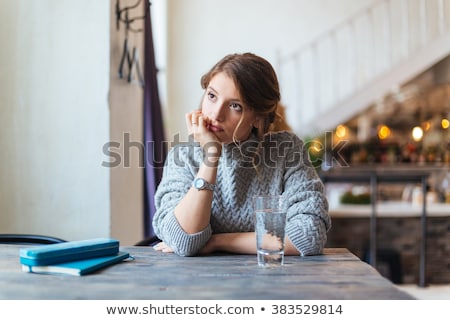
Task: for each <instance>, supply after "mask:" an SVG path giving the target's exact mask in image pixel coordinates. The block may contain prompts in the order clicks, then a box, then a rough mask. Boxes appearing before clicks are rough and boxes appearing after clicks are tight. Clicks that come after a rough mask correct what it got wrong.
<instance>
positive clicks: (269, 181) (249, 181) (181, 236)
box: [153, 132, 331, 256]
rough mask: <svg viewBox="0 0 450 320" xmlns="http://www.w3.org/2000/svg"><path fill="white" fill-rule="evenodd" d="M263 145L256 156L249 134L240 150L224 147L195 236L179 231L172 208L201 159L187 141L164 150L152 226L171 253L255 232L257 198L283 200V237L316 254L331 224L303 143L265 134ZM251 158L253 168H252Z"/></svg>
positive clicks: (280, 134) (195, 250)
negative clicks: (203, 223)
mask: <svg viewBox="0 0 450 320" xmlns="http://www.w3.org/2000/svg"><path fill="white" fill-rule="evenodd" d="M263 141H264V142H263V150H264V151H263V152H259V153H257V154H256V157H255V153H256V151H257V150H258V141H257V139H256V137H254V136H252V137H251V138H250V139H249V140H247V141H246V142H244V143H242V144H241V145H240V146H237V145H236V144H234V143H231V144H228V145H224V147H223V148H222V156H221V158H220V161H219V167H218V171H217V181H216V188H215V191H214V196H213V203H212V206H211V219H210V224H209V225H208V227H206V228H205V229H204V230H202V231H201V232H198V233H195V234H188V233H186V232H184V230H183V229H182V228H181V227H180V225H179V224H178V221H177V219H176V218H175V215H174V209H175V207H176V206H177V204H178V203H179V202H180V200H181V199H182V198H183V197H184V195H185V194H186V193H187V192H188V190H189V188H191V185H192V181H193V180H194V178H195V176H196V174H197V172H198V168H199V165H200V163H201V161H202V156H203V154H202V149H201V148H200V146H199V145H198V144H196V143H193V142H192V143H183V144H179V145H177V146H175V147H173V148H172V149H171V150H170V151H169V153H168V156H167V159H166V163H165V167H164V173H163V177H162V180H161V183H160V184H159V186H158V189H157V191H156V194H155V206H156V213H155V216H154V219H153V227H154V231H155V233H156V235H157V236H158V237H159V238H160V239H162V240H163V241H164V242H166V243H167V245H169V246H170V247H171V248H172V249H173V250H174V251H175V253H177V254H179V255H182V256H192V255H196V254H197V253H198V251H199V250H200V249H201V248H202V247H203V246H204V245H205V244H206V242H207V241H208V240H209V238H210V237H211V235H212V234H213V233H226V232H227V233H228V232H252V231H254V229H255V224H254V221H253V210H252V197H253V196H254V195H261V194H272V195H280V194H282V195H283V196H285V198H286V200H287V207H288V209H287V225H286V233H287V236H288V237H289V239H290V240H291V242H292V243H293V244H294V245H295V247H296V248H297V249H298V250H299V251H300V253H301V254H302V255H314V254H319V253H321V251H322V248H323V247H324V245H325V243H326V239H327V237H326V233H327V231H328V230H329V228H330V227H331V220H330V217H329V215H328V203H327V200H326V198H325V196H324V193H323V184H322V182H321V180H320V179H319V177H318V176H317V174H316V171H315V169H314V168H313V167H312V166H311V163H310V161H309V158H308V155H307V149H306V147H305V145H304V144H303V142H302V141H301V140H300V139H299V138H298V137H297V136H296V135H295V134H293V133H290V132H277V133H270V134H267V135H266V136H265V138H264V140H263ZM252 159H254V160H253V162H255V161H256V163H257V164H258V166H257V168H258V169H257V170H255V167H254V164H253V163H252ZM255 241H256V240H255Z"/></svg>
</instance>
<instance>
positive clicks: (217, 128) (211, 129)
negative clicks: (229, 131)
mask: <svg viewBox="0 0 450 320" xmlns="http://www.w3.org/2000/svg"><path fill="white" fill-rule="evenodd" d="M208 129H209V130H210V131H212V132H219V131H223V130H222V128H220V127H216V126H214V125H212V124H210V125H209V126H208Z"/></svg>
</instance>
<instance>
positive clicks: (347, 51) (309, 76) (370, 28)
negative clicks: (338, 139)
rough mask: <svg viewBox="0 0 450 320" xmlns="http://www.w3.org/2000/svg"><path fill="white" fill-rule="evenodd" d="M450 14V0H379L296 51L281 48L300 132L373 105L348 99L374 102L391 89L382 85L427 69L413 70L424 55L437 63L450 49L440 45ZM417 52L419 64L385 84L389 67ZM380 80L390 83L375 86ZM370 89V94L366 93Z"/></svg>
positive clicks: (289, 107) (286, 94)
mask: <svg viewBox="0 0 450 320" xmlns="http://www.w3.org/2000/svg"><path fill="white" fill-rule="evenodd" d="M449 19H450V0H379V1H375V2H374V3H373V4H372V5H371V6H370V7H367V8H364V10H361V11H360V12H358V13H357V14H356V15H354V16H351V17H350V18H349V19H347V20H346V21H344V22H342V23H340V24H339V25H337V26H336V27H335V28H333V29H331V30H329V31H328V32H326V33H324V34H322V35H321V36H319V37H318V38H317V39H315V40H314V41H312V42H311V43H308V44H306V45H303V46H302V47H301V48H299V49H298V50H297V51H295V52H291V53H289V54H285V55H284V54H283V52H282V51H281V50H280V54H279V59H278V65H277V68H278V73H279V76H280V83H281V88H282V94H283V102H284V104H285V105H286V113H287V115H288V119H289V120H290V124H291V126H292V127H293V129H294V130H295V131H297V133H299V134H301V135H305V134H315V133H318V132H317V131H320V130H330V129H332V128H333V127H334V126H336V125H337V124H339V122H340V121H345V120H347V118H348V117H349V116H350V115H351V113H353V114H355V112H357V111H362V110H363V109H364V108H366V107H368V105H358V106H356V105H354V104H353V103H349V99H351V98H352V97H354V96H358V99H359V100H358V103H367V104H368V103H371V101H372V102H373V101H374V100H376V99H378V98H380V96H381V95H384V94H386V93H387V92H381V91H380V90H381V88H382V89H383V90H389V85H390V86H391V87H395V86H398V85H400V83H398V81H407V80H410V79H408V78H407V77H410V76H411V75H412V74H414V72H415V73H418V72H420V71H424V70H412V69H411V68H419V67H421V68H423V67H424V66H426V62H423V59H424V58H422V56H426V59H428V63H432V62H436V61H435V60H436V59H438V58H443V57H445V56H442V54H443V53H442V52H443V51H444V52H445V51H447V46H449V49H448V51H447V52H446V53H447V54H446V55H448V54H450V44H448V45H447V44H445V43H444V44H439V45H436V43H438V42H439V41H444V42H445V41H447V42H448V37H449V33H450V30H449V29H450V21H448V20H449ZM435 47H436V48H438V49H439V50H437V49H435V54H434V55H433V52H426V50H431V48H435ZM424 52H426V55H425V54H424ZM417 56H420V57H421V59H420V63H415V64H411V65H410V66H409V67H410V70H409V71H408V72H405V74H404V76H403V77H400V76H399V75H398V74H397V75H396V76H395V77H392V79H395V81H394V80H392V83H389V84H388V83H386V79H388V78H387V77H386V74H387V73H388V72H390V71H391V70H394V69H395V68H396V67H398V66H400V65H402V64H405V63H407V62H408V61H416V60H418V59H416V58H417ZM419 65H420V66H419ZM401 69H402V70H408V68H405V67H403V68H401ZM402 78H403V80H401V79H402ZM380 79H383V81H385V83H383V84H382V85H380V86H379V87H380V90H376V86H377V81H381V80H380ZM399 79H400V80H399ZM292 82H294V83H292ZM369 87H370V88H369ZM368 88H369V91H370V94H367V95H366V96H364V94H363V93H364V90H367V89H368ZM283 90H284V91H283ZM377 92H378V93H377ZM375 95H378V96H375ZM343 103H346V104H347V109H346V108H345V106H343V105H342V104H343ZM349 108H353V109H352V110H350V109H349ZM330 113H336V114H335V116H333V117H331V116H330ZM326 119H331V120H330V121H329V122H327V121H326Z"/></svg>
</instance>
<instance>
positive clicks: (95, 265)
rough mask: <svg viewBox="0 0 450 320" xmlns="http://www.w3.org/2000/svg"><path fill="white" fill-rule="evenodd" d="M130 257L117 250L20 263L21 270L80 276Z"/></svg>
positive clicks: (126, 253)
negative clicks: (58, 260) (48, 262)
mask: <svg viewBox="0 0 450 320" xmlns="http://www.w3.org/2000/svg"><path fill="white" fill-rule="evenodd" d="M128 258H130V254H129V253H128V252H122V251H119V252H118V253H117V254H115V255H110V256H103V257H97V258H91V259H84V260H77V261H71V262H65V263H59V264H53V265H47V266H31V265H25V264H23V265H22V271H24V272H32V273H45V274H69V275H74V276H82V275H85V274H88V273H92V272H94V271H97V270H100V269H102V268H105V267H107V266H110V265H113V264H116V263H119V262H121V261H123V260H125V259H128Z"/></svg>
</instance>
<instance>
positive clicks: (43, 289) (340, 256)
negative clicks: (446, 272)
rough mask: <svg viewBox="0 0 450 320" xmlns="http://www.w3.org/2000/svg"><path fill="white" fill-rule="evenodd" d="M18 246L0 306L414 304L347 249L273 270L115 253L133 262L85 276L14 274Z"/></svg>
mask: <svg viewBox="0 0 450 320" xmlns="http://www.w3.org/2000/svg"><path fill="white" fill-rule="evenodd" d="M20 247H21V246H18V245H0V299H41V300H44V299H45V300H47V299H64V300H71V299H89V300H97V299H102V300H103V299H108V300H109V299H111V300H114V299H127V300H128V299H129V300H140V299H153V300H156V299H164V300H180V299H182V300H191V299H200V300H209V299H213V300H238V299H249V300H259V299H264V300H291V299H294V300H310V299H313V300H335V299H339V300H345V299H352V300H362V299H370V300H382V299H383V300H384V299H387V300H390V299H401V300H409V299H414V298H413V297H412V296H410V295H408V294H407V293H404V292H403V291H400V290H398V289H397V288H396V287H395V286H394V285H393V284H392V283H391V282H390V281H389V280H387V279H386V278H383V277H382V276H381V275H380V274H379V273H378V271H376V270H375V269H374V268H373V267H372V266H370V265H369V264H367V263H365V262H362V261H361V260H360V259H359V258H357V257H356V256H355V255H353V254H352V253H350V252H349V251H348V250H347V249H341V248H337V249H331V248H330V249H326V250H325V252H324V254H323V255H318V256H308V257H299V256H295V257H294V256H288V257H286V259H285V266H283V267H282V268H278V269H265V268H261V267H258V265H257V262H256V256H253V255H213V256H199V257H179V256H177V255H175V254H164V253H160V252H156V251H154V250H153V248H151V247H122V248H121V250H122V251H128V252H129V253H130V254H132V255H133V256H134V258H135V260H134V261H129V262H122V263H120V264H116V265H114V266H111V267H108V268H106V269H103V270H101V271H99V272H97V273H94V274H90V275H86V276H81V277H77V276H69V275H42V274H31V273H26V272H22V270H21V266H20V263H19V248H20Z"/></svg>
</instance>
